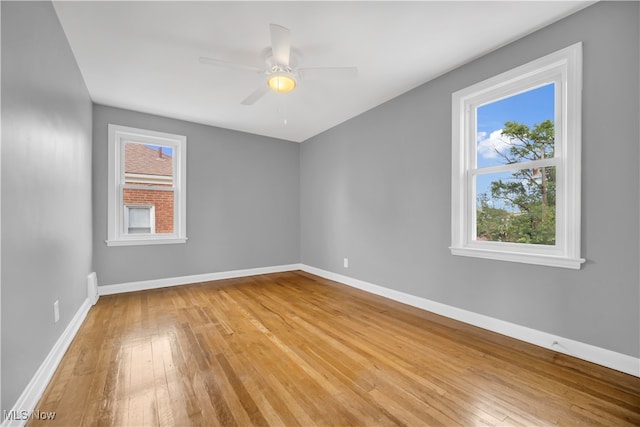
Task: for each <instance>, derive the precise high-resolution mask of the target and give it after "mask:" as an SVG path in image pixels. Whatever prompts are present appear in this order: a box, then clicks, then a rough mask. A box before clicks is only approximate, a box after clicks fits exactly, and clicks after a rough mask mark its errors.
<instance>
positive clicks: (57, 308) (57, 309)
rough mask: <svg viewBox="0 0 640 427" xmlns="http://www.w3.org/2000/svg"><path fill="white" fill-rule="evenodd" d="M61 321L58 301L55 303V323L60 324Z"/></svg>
mask: <svg viewBox="0 0 640 427" xmlns="http://www.w3.org/2000/svg"><path fill="white" fill-rule="evenodd" d="M58 320H60V304H58V300H56V302H54V303H53V323H58Z"/></svg>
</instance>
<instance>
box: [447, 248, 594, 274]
mask: <svg viewBox="0 0 640 427" xmlns="http://www.w3.org/2000/svg"><path fill="white" fill-rule="evenodd" d="M449 249H450V250H451V254H452V255H459V256H469V257H474V258H486V259H493V260H499V261H511V262H519V263H524V264H535V265H546V266H549V267H561V268H571V269H574V270H580V266H581V265H582V263H584V262H585V260H584V259H583V258H569V257H563V256H556V255H542V254H530V253H522V252H507V251H499V250H488V249H479V248H456V247H450V248H449Z"/></svg>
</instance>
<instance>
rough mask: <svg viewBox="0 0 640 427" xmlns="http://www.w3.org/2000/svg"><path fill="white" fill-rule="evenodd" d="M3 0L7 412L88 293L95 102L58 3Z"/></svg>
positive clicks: (4, 388) (4, 382) (4, 364)
mask: <svg viewBox="0 0 640 427" xmlns="http://www.w3.org/2000/svg"><path fill="white" fill-rule="evenodd" d="M1 7H2V179H1V181H2V216H1V217H2V261H1V262H2V409H3V410H8V409H11V407H12V406H13V405H14V403H15V402H16V400H17V399H18V397H19V396H20V394H21V393H22V391H23V390H24V388H25V387H26V385H27V384H28V382H29V381H30V380H31V378H32V377H33V375H34V374H35V372H36V370H37V369H38V367H39V366H40V364H41V363H42V362H43V360H44V358H45V357H46V355H47V354H48V353H49V351H50V350H51V348H52V347H53V345H54V343H55V342H56V341H57V340H58V338H59V337H60V335H61V334H62V332H63V331H64V329H65V327H66V326H67V325H68V324H69V321H70V320H71V318H72V317H73V315H74V314H75V313H76V312H77V311H78V309H79V308H80V306H81V304H82V302H83V301H84V300H85V299H86V298H87V275H88V274H89V273H90V272H91V271H92V270H91V258H92V253H91V250H92V244H91V220H92V219H91V100H90V99H89V95H88V92H87V89H86V87H85V84H84V80H83V79H82V76H81V75H80V71H79V70H78V67H77V65H76V61H75V59H74V57H73V55H72V53H71V49H70V48H69V45H68V43H67V39H66V37H65V35H64V33H63V31H62V28H61V26H60V23H59V21H58V17H57V16H56V14H55V11H54V9H53V7H52V5H51V3H49V2H37V3H36V2H21V3H13V2H5V1H3V2H2V6H1ZM55 300H59V302H60V321H59V322H58V323H55V324H54V322H53V302H54V301H55Z"/></svg>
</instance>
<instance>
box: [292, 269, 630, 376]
mask: <svg viewBox="0 0 640 427" xmlns="http://www.w3.org/2000/svg"><path fill="white" fill-rule="evenodd" d="M300 269H301V270H303V271H306V272H308V273H311V274H315V275H316V276H320V277H324V278H325V279H329V280H333V281H336V282H340V283H343V284H345V285H348V286H351V287H354V288H358V289H361V290H364V291H367V292H370V293H372V294H375V295H380V296H383V297H386V298H389V299H392V300H394V301H398V302H402V303H404V304H407V305H411V306H413V307H417V308H421V309H423V310H427V311H430V312H432V313H436V314H439V315H441V316H445V317H448V318H451V319H455V320H459V321H461V322H464V323H468V324H470V325H474V326H478V327H480V328H483V329H487V330H489V331H492V332H497V333H499V334H502V335H506V336H508V337H511V338H515V339H518V340H520V341H525V342H528V343H530V344H535V345H537V346H540V347H544V348H547V349H550V350H553V351H557V352H558V353H564V354H567V355H569V356H573V357H576V358H578V359H583V360H587V361H589V362H593V363H596V364H598V365H602V366H606V367H607V368H611V369H615V370H617V371H621V372H625V373H627V374H631V375H634V376H636V377H640V358H636V357H633V356H628V355H626V354H622V353H617V352H615V351H611V350H607V349H604V348H601V347H596V346H594V345H591V344H585V343H583V342H579V341H575V340H572V339H569V338H564V337H560V336H557V335H553V334H550V333H547V332H542V331H538V330H536V329H531V328H528V327H525V326H520V325H516V324H514V323H510V322H506V321H504V320H500V319H496V318H493V317H489V316H485V315H483V314H478V313H474V312H472V311H467V310H463V309H461V308H457V307H453V306H450V305H446V304H442V303H439V302H436V301H431V300H428V299H426V298H422V297H417V296H414V295H410V294H406V293H403V292H399V291H395V290H393V289H389V288H385V287H382V286H378V285H374V284H371V283H368V282H365V281H362V280H358V279H354V278H351V277H347V276H343V275H341V274H337V273H332V272H330V271H326V270H322V269H319V268H315V267H311V266H308V265H304V264H303V265H302V266H301V268H300Z"/></svg>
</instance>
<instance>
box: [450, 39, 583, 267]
mask: <svg viewBox="0 0 640 427" xmlns="http://www.w3.org/2000/svg"><path fill="white" fill-rule="evenodd" d="M581 78H582V44H581V43H577V44H575V45H572V46H570V47H568V48H565V49H562V50H560V51H558V52H555V53H552V54H550V55H547V56H545V57H543V58H540V59H538V60H535V61H533V62H530V63H528V64H525V65H523V66H521V67H518V68H515V69H513V70H510V71H507V72H505V73H503V74H500V75H498V76H496V77H493V78H490V79H488V80H485V81H482V82H480V83H477V84H475V85H473V86H470V87H467V88H465V89H462V90H460V91H458V92H455V93H454V94H453V96H452V99H453V110H452V113H453V127H452V143H453V144H452V206H451V208H452V223H451V248H450V249H451V253H452V254H454V255H462V256H472V257H480V258H489V259H497V260H504V261H514V262H523V263H529V264H540V265H549V266H556V267H566V268H575V269H579V268H580V265H581V263H583V262H584V260H583V259H581V258H580V145H581V140H580V138H581V135H580V131H581V121H580V119H581V91H582V81H581Z"/></svg>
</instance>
